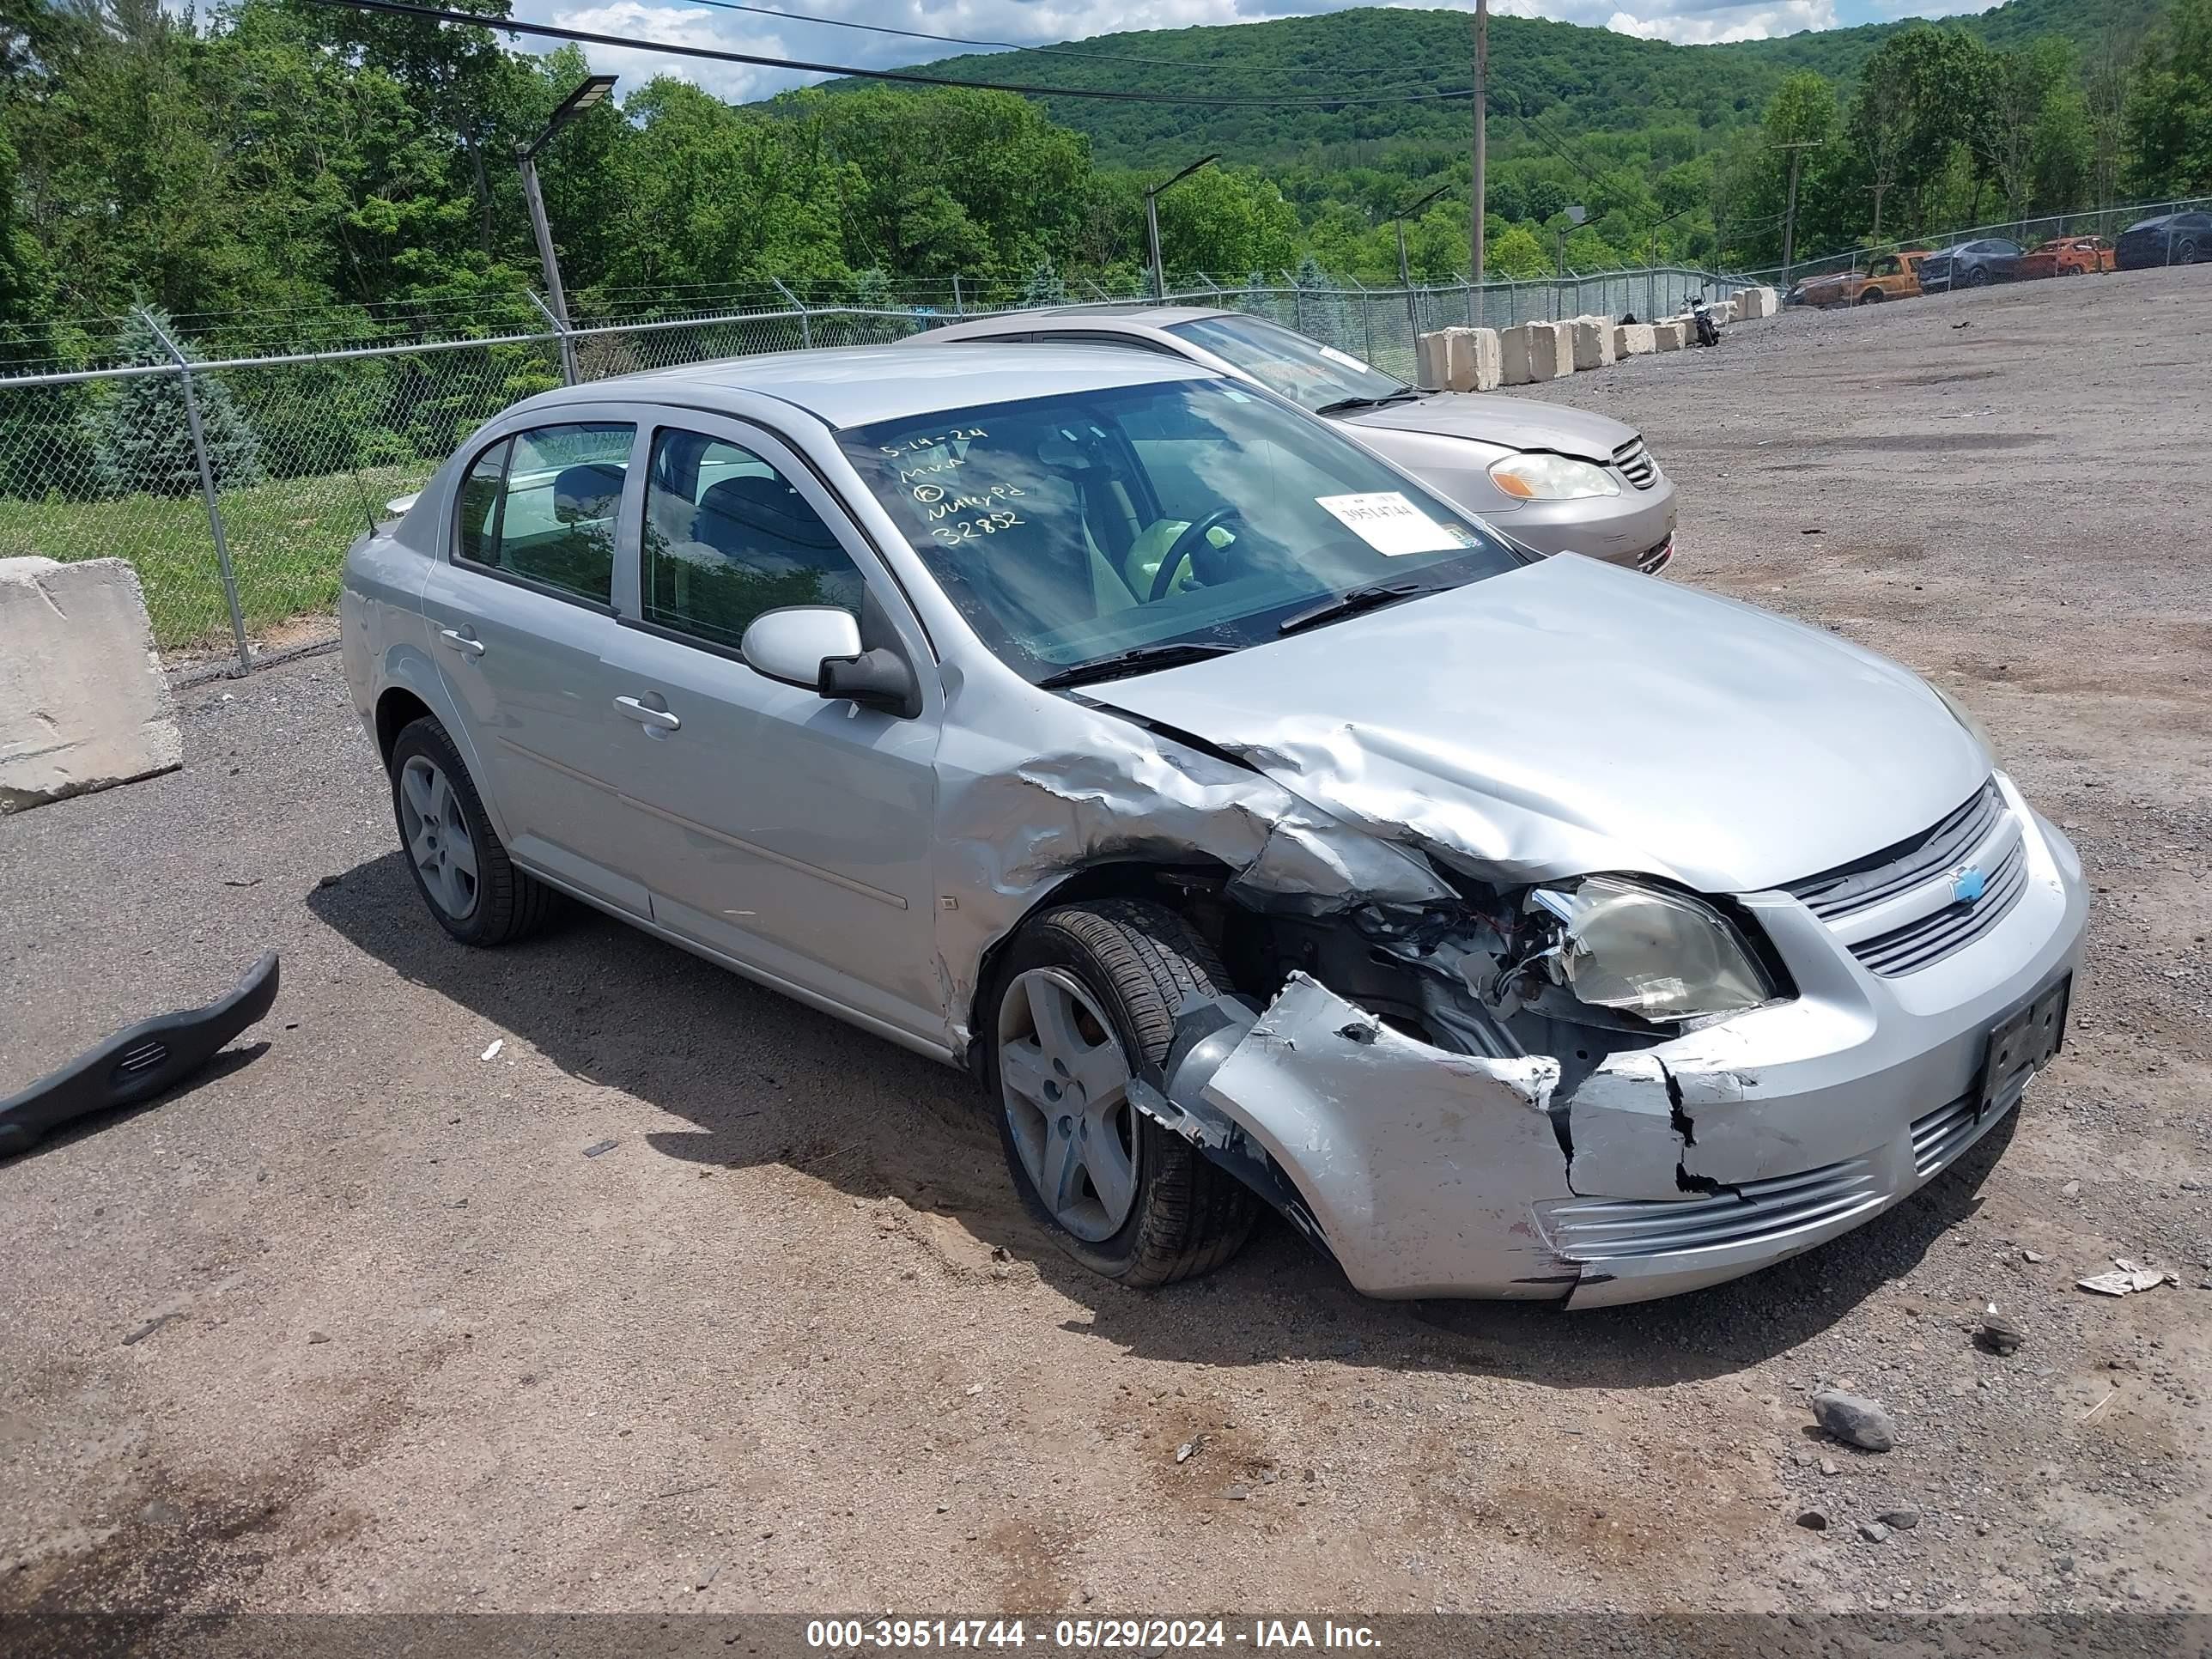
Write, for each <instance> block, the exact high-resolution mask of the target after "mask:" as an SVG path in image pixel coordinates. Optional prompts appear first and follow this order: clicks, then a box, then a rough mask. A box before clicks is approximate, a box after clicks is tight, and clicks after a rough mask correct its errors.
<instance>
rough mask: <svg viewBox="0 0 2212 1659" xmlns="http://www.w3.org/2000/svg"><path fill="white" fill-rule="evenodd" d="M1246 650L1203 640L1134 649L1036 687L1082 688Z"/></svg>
mask: <svg viewBox="0 0 2212 1659" xmlns="http://www.w3.org/2000/svg"><path fill="white" fill-rule="evenodd" d="M1243 648H1244V647H1243V646H1241V645H1219V644H1208V643H1206V641H1200V640H1176V641H1170V642H1168V643H1165V644H1161V645H1139V646H1132V647H1130V648H1129V649H1128V650H1127V651H1117V652H1115V653H1114V654H1113V655H1112V656H1110V657H1101V658H1099V659H1097V661H1096V662H1084V663H1078V664H1076V665H1075V666H1074V667H1073V668H1063V669H1061V670H1060V671H1058V672H1057V673H1052V674H1048V675H1046V676H1045V677H1044V678H1042V679H1041V680H1039V681H1037V682H1036V684H1038V685H1039V686H1040V687H1042V689H1044V690H1048V691H1049V690H1054V689H1055V688H1057V687H1060V686H1063V685H1081V684H1085V683H1086V682H1088V681H1091V680H1111V679H1119V678H1121V676H1122V675H1124V674H1145V673H1149V672H1151V671H1152V670H1153V669H1155V668H1173V667H1176V666H1177V665H1180V664H1182V663H1187V662H1200V661H1203V660H1204V659H1206V658H1207V657H1225V656H1227V655H1228V654H1229V653H1231V652H1232V651H1242V650H1243Z"/></svg>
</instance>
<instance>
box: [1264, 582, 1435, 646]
mask: <svg viewBox="0 0 2212 1659" xmlns="http://www.w3.org/2000/svg"><path fill="white" fill-rule="evenodd" d="M1439 591H1440V590H1439V588H1438V586H1437V584H1436V583H1435V582H1427V581H1421V580H1418V579H1413V578H1408V579H1405V580H1399V581H1395V582H1370V583H1369V584H1368V585H1367V586H1365V587H1355V588H1353V589H1352V590H1351V592H1346V593H1340V594H1338V595H1337V597H1336V598H1334V599H1325V600H1323V601H1322V603H1321V604H1319V605H1314V606H1312V607H1310V609H1308V610H1304V611H1298V612H1297V613H1296V614H1295V615H1292V616H1288V617H1284V618H1283V620H1282V621H1281V622H1280V623H1278V624H1277V625H1276V628H1275V631H1276V632H1277V633H1278V634H1295V633H1297V631H1298V630H1299V629H1302V628H1313V627H1316V626H1318V625H1319V624H1320V623H1328V622H1334V621H1336V620H1337V619H1338V618H1339V617H1356V616H1358V614H1359V613H1360V612H1361V611H1379V610H1380V609H1382V607H1383V606H1384V605H1395V604H1397V603H1398V602H1399V601H1400V600H1401V599H1412V598H1413V597H1414V596H1415V595H1416V594H1420V593H1434V592H1439Z"/></svg>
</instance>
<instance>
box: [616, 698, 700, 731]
mask: <svg viewBox="0 0 2212 1659" xmlns="http://www.w3.org/2000/svg"><path fill="white" fill-rule="evenodd" d="M615 707H616V708H619V709H621V710H622V712H623V714H627V715H629V718H630V719H632V720H635V721H636V722H637V723H638V724H639V725H641V726H659V728H660V729H661V730H662V731H664V732H674V731H677V730H678V729H679V728H680V727H681V726H683V724H684V722H683V721H682V720H678V719H677V718H676V716H675V715H673V714H670V713H669V712H668V711H667V710H666V709H665V708H653V707H652V706H651V705H650V704H647V703H642V702H639V701H638V700H637V699H636V698H635V697H617V698H616V699H615Z"/></svg>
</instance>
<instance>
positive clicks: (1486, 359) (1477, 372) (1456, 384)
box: [1444, 328, 1502, 392]
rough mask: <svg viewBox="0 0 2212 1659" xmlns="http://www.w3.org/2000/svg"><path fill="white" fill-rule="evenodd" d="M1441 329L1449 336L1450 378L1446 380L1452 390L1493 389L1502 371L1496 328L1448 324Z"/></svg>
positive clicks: (1479, 390)
mask: <svg viewBox="0 0 2212 1659" xmlns="http://www.w3.org/2000/svg"><path fill="white" fill-rule="evenodd" d="M1444 333H1445V335H1446V337H1447V338H1448V340H1449V360H1450V374H1451V378H1450V380H1449V382H1448V384H1449V386H1450V387H1451V389H1452V390H1453V391H1454V392H1491V391H1494V390H1496V389H1497V386H1498V380H1499V378H1500V374H1501V373H1502V366H1501V364H1500V362H1499V357H1498V331H1497V330H1496V329H1494V328H1449V329H1446V330H1445V331H1444Z"/></svg>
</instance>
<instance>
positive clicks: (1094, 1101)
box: [984, 899, 1259, 1287]
mask: <svg viewBox="0 0 2212 1659" xmlns="http://www.w3.org/2000/svg"><path fill="white" fill-rule="evenodd" d="M1227 984H1228V976H1227V975H1225V973H1224V972H1223V970H1222V968H1221V964H1220V963H1219V961H1218V959H1217V958H1216V957H1215V956H1214V954H1213V952H1212V950H1211V949H1210V948H1209V947H1208V946H1207V945H1206V942H1205V941H1204V940H1203V939H1200V938H1199V937H1198V935H1197V934H1195V933H1193V932H1192V931H1191V929H1190V927H1189V925H1188V923H1186V922H1185V921H1183V920H1182V917H1180V916H1178V915H1176V914H1175V913H1174V912H1173V911H1171V910H1169V909H1166V908H1164V907H1162V906H1160V905H1157V904H1148V903H1144V902H1139V901H1137V900H1133V899H1103V900H1100V901H1098V902H1095V903H1090V904H1078V905H1068V906H1066V907H1064V908H1060V909H1056V910H1053V911H1050V912H1048V914H1046V915H1042V916H1040V917H1039V918H1037V919H1036V921H1032V922H1030V923H1029V924H1028V925H1027V926H1026V927H1024V928H1023V929H1022V931H1021V932H1020V933H1018V934H1017V935H1016V936H1015V939H1014V941H1013V944H1012V946H1011V947H1010V948H1009V949H1008V951H1007V953H1006V963H1005V965H1004V967H1003V969H1001V971H1000V975H999V978H998V985H997V989H996V991H995V993H994V995H993V997H992V1000H991V1004H990V1006H991V1010H992V1017H991V1019H990V1021H989V1023H988V1024H987V1027H986V1029H985V1033H984V1036H985V1041H986V1042H987V1044H988V1048H987V1054H986V1057H985V1059H986V1063H985V1066H984V1077H985V1079H986V1081H987V1084H988V1085H989V1087H990V1090H991V1094H992V1097H993V1099H994V1102H995V1103H996V1104H997V1106H998V1110H999V1139H1000V1146H1001V1147H1002V1148H1003V1150H1004V1151H1005V1152H1006V1167H1007V1169H1008V1170H1009V1171H1010V1172H1011V1173H1012V1176H1013V1180H1014V1188H1015V1190H1016V1192H1018V1194H1020V1195H1021V1200H1022V1203H1023V1206H1024V1207H1025V1208H1026V1209H1027V1210H1028V1211H1029V1212H1030V1215H1031V1216H1032V1217H1034V1218H1036V1221H1037V1223H1038V1224H1039V1225H1041V1226H1042V1227H1043V1228H1044V1229H1045V1231H1048V1233H1050V1234H1051V1235H1052V1238H1053V1242H1054V1243H1055V1244H1057V1245H1059V1246H1060V1249H1063V1250H1065V1251H1066V1253H1067V1254H1068V1255H1071V1256H1073V1257H1074V1258H1075V1260H1076V1261H1079V1262H1081V1263H1082V1264H1083V1265H1084V1266H1085V1267H1088V1268H1090V1269H1091V1272H1093V1273H1097V1274H1099V1275H1101V1276H1102V1277H1104V1278H1107V1279H1115V1280H1117V1281H1118V1282H1120V1283H1121V1284H1124V1285H1132V1286H1136V1287H1150V1286H1153V1285H1168V1284H1172V1283H1174V1282H1175V1281H1176V1279H1188V1278H1190V1277H1192V1276H1194V1275H1195V1274H1198V1273H1208V1272H1211V1271H1212V1269H1213V1268H1215V1267H1219V1266H1220V1265H1221V1264H1222V1263H1223V1262H1225V1261H1228V1260H1229V1259H1230V1258H1231V1256H1233V1255H1236V1254H1237V1251H1238V1250H1239V1249H1242V1248H1243V1243H1244V1241H1245V1239H1246V1238H1248V1237H1249V1236H1250V1234H1251V1231H1252V1227H1253V1224H1254V1222H1255V1220H1257V1218H1258V1216H1259V1205H1258V1202H1257V1200H1255V1199H1254V1197H1253V1195H1252V1194H1251V1193H1250V1192H1249V1190H1248V1189H1247V1188H1245V1187H1244V1185H1243V1183H1242V1182H1239V1181H1237V1179H1236V1178H1235V1177H1234V1176H1231V1175H1229V1174H1227V1173H1225V1171H1224V1170H1220V1169H1219V1168H1218V1167H1217V1166H1216V1165H1214V1164H1212V1163H1210V1162H1208V1161H1207V1159H1206V1158H1205V1157H1204V1155H1203V1154H1201V1153H1200V1152H1199V1151H1198V1149H1197V1148H1196V1147H1194V1146H1192V1145H1191V1144H1190V1143H1189V1142H1188V1141H1187V1140H1185V1139H1182V1137H1181V1136H1179V1135H1176V1134H1171V1133H1169V1132H1168V1131H1167V1130H1165V1129H1164V1128H1162V1127H1160V1125H1159V1124H1158V1123H1157V1122H1156V1121H1153V1120H1152V1118H1150V1117H1147V1116H1146V1115H1145V1114H1143V1113H1142V1112H1139V1110H1137V1109H1136V1108H1135V1106H1134V1105H1133V1104H1132V1103H1130V1102H1129V1100H1128V1098H1127V1092H1126V1087H1127V1082H1128V1079H1130V1077H1131V1076H1132V1075H1133V1073H1136V1072H1138V1071H1139V1070H1141V1069H1144V1068H1146V1066H1158V1064H1160V1063H1161V1062H1162V1061H1163V1060H1165V1059H1166V1057H1167V1052H1168V1045H1169V1044H1170V1042H1172V1041H1173V1039H1174V1036H1175V1021H1176V1012H1177V1011H1178V1010H1179V1009H1180V1008H1181V1006H1182V1003H1183V1000H1184V999H1186V998H1188V997H1196V998H1200V999H1210V998H1212V997H1213V996H1215V995H1216V994H1218V991H1219V990H1220V989H1221V988H1224V987H1226V986H1227Z"/></svg>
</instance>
